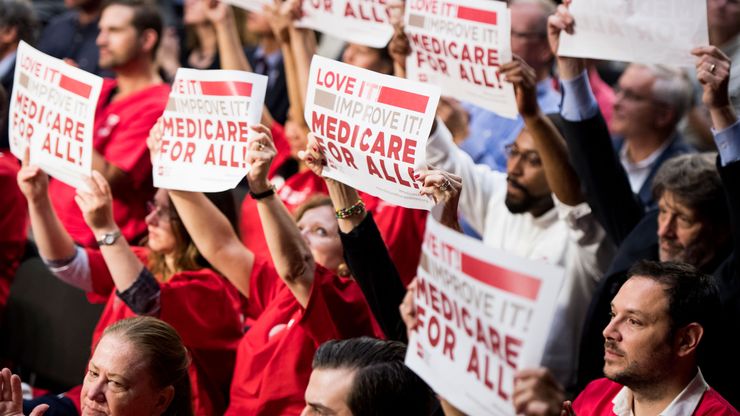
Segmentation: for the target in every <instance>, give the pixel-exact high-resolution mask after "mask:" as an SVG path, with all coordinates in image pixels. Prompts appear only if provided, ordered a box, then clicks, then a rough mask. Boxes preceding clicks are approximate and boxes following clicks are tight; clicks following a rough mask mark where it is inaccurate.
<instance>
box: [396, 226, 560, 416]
mask: <svg viewBox="0 0 740 416" xmlns="http://www.w3.org/2000/svg"><path fill="white" fill-rule="evenodd" d="M417 276H418V277H417V280H416V285H417V286H416V295H415V297H414V300H415V303H416V312H417V317H418V325H417V327H416V329H415V330H413V331H412V332H411V338H410V340H409V346H408V351H407V353H406V365H407V366H409V367H410V368H411V369H412V370H414V372H415V373H416V374H418V375H419V377H421V378H422V379H424V381H426V382H427V383H428V384H429V386H430V387H431V388H432V389H433V390H434V391H435V392H437V393H438V394H439V395H440V396H442V397H444V398H445V399H446V400H448V401H449V402H450V403H451V404H452V405H454V406H455V407H457V408H458V409H460V410H462V411H463V412H465V413H466V414H469V415H473V416H476V415H502V416H504V415H513V414H514V413H515V412H514V408H513V405H512V393H513V385H514V373H515V372H516V370H517V369H520V368H524V367H528V366H538V365H539V363H540V361H541V358H542V354H543V351H544V348H545V341H546V338H547V335H548V332H549V328H550V324H551V321H552V319H553V315H554V312H555V307H556V303H557V296H558V292H559V289H560V286H561V284H562V282H563V277H564V271H563V269H561V268H559V267H557V266H553V265H549V264H546V263H543V262H539V261H532V260H525V259H520V258H517V257H515V256H512V255H511V254H510V253H506V252H503V251H500V250H495V249H492V248H490V247H487V246H485V245H484V244H483V243H481V242H480V241H478V240H474V239H472V238H470V237H468V236H465V235H463V234H460V233H457V232H454V231H452V230H450V229H449V228H446V227H444V226H442V225H441V224H439V223H438V222H437V221H435V220H434V219H433V218H432V216H429V219H428V220H427V226H426V234H425V235H424V243H423V246H422V256H421V262H420V264H419V269H418V274H417Z"/></svg>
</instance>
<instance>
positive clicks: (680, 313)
mask: <svg viewBox="0 0 740 416" xmlns="http://www.w3.org/2000/svg"><path fill="white" fill-rule="evenodd" d="M628 274H629V276H630V278H629V279H628V280H627V282H625V283H624V285H622V288H621V289H619V292H618V293H617V295H616V296H615V297H614V299H613V300H612V302H611V312H610V314H609V315H610V317H611V319H610V321H609V324H608V325H607V326H606V328H604V331H603V335H604V348H605V355H604V361H605V363H604V376H605V378H601V379H598V380H595V381H593V382H591V383H590V384H589V385H588V387H586V389H585V390H584V391H583V392H582V393H581V394H580V395H578V397H577V398H576V400H575V402H574V403H573V411H572V412H571V414H580V415H606V414H615V415H629V414H634V415H656V414H661V415H679V414H680V415H696V416H702V415H728V416H730V415H738V414H740V413H738V412H737V410H735V409H734V408H733V407H732V406H731V405H730V404H729V403H727V401H725V399H723V398H722V396H721V395H720V394H719V393H718V392H717V391H716V390H713V389H712V388H710V387H709V385H708V384H707V382H706V381H704V377H703V376H702V372H701V370H700V369H699V367H698V359H697V356H698V354H699V353H700V352H701V350H702V348H703V347H704V346H705V345H704V344H705V339H707V337H708V336H711V335H716V333H714V331H715V330H716V323H717V321H718V315H719V294H718V290H717V287H716V285H715V284H714V279H713V278H712V277H711V276H709V275H705V274H702V273H700V272H699V271H698V270H696V269H695V268H694V267H692V266H689V265H688V264H685V263H673V262H667V263H657V262H651V261H643V262H640V263H638V264H636V265H635V266H634V267H632V269H630V271H629V273H628ZM713 333H714V334H713Z"/></svg>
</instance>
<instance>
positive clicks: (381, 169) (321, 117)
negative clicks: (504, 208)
mask: <svg viewBox="0 0 740 416" xmlns="http://www.w3.org/2000/svg"><path fill="white" fill-rule="evenodd" d="M439 93H440V91H439V88H438V87H437V86H434V85H429V84H421V83H418V82H413V81H409V80H406V79H402V78H397V77H392V76H390V75H383V74H379V73H377V72H373V71H368V70H366V69H361V68H357V67H354V66H352V65H347V64H343V63H341V62H337V61H333V60H331V59H327V58H322V57H320V56H318V55H314V57H313V61H312V62H311V72H310V74H309V85H308V94H307V96H306V112H305V117H306V122H307V123H308V127H309V129H310V130H311V131H312V132H313V133H314V134H316V136H317V138H318V140H319V145H320V146H321V147H322V152H323V154H324V155H325V156H326V159H327V163H328V166H325V167H324V171H323V175H324V176H326V177H328V178H332V179H335V180H338V181H340V182H342V183H346V184H347V185H349V186H352V187H354V188H357V189H359V190H361V191H364V192H367V193H369V194H371V195H375V196H377V197H379V198H382V199H384V200H386V201H388V202H390V203H392V204H395V205H400V206H403V207H407V208H416V209H427V210H428V209H431V207H432V205H433V203H432V201H431V199H429V198H427V197H423V196H421V195H420V194H419V189H420V187H419V184H418V183H417V182H416V181H415V180H414V170H415V169H420V168H426V166H425V163H426V142H427V139H428V138H429V132H430V131H431V128H432V123H433V121H434V113H435V111H436V109H437V103H438V102H439Z"/></svg>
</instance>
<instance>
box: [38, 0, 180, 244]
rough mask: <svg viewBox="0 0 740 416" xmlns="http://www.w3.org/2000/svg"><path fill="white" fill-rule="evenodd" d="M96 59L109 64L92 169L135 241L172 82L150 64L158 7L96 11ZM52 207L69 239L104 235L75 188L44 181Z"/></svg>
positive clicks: (129, 2)
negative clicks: (89, 220) (153, 134)
mask: <svg viewBox="0 0 740 416" xmlns="http://www.w3.org/2000/svg"><path fill="white" fill-rule="evenodd" d="M99 26H100V34H99V35H98V37H97V41H96V42H97V45H98V49H99V52H100V54H99V55H100V56H99V64H100V66H101V67H103V68H108V69H111V70H113V72H114V73H115V74H116V76H115V78H113V79H105V80H104V81H103V88H102V91H101V94H100V99H99V101H98V107H97V110H96V113H95V125H94V127H93V161H92V168H93V169H94V170H97V171H98V172H100V173H101V174H102V175H103V176H104V177H105V179H106V181H108V183H110V186H111V189H112V191H113V212H114V213H115V220H116V223H117V224H118V226H119V227H120V229H121V233H122V235H123V236H124V237H125V238H126V240H128V241H138V240H139V239H140V238H141V236H142V235H143V234H144V232H145V231H146V223H145V222H144V218H145V217H146V215H147V208H146V204H147V201H149V200H150V199H151V198H152V197H153V196H154V188H153V187H152V176H151V175H152V165H151V162H150V160H149V151H148V149H147V147H146V138H147V137H148V135H149V130H150V129H151V128H152V126H153V125H154V123H155V121H156V120H157V118H158V117H159V116H160V115H162V112H163V111H164V108H165V105H166V104H167V98H168V96H169V92H170V88H169V86H168V85H167V84H164V83H163V82H162V79H161V78H160V76H159V73H158V72H157V65H156V64H155V62H154V56H155V52H156V50H157V45H158V44H159V39H160V34H161V32H162V19H161V17H160V15H159V12H158V11H157V9H156V7H155V6H153V5H152V4H150V3H147V2H146V1H145V0H109V1H108V2H107V3H106V4H105V6H104V7H103V11H102V14H101V17H100V24H99ZM49 194H50V196H51V201H52V203H53V206H54V209H55V210H56V212H57V213H58V214H59V217H60V220H61V221H62V224H64V227H65V228H66V229H67V231H68V232H69V233H70V235H71V236H72V238H74V240H75V241H76V242H77V243H78V244H80V245H83V246H86V247H93V246H95V245H96V241H97V240H99V239H100V238H101V237H102V236H95V235H93V234H92V232H91V231H90V228H89V227H87V225H86V224H85V221H84V220H83V218H82V213H81V212H80V210H79V208H78V207H77V204H76V203H75V202H74V201H75V189H74V188H72V187H70V186H68V185H65V184H64V183H62V182H60V181H52V182H51V183H50V184H49Z"/></svg>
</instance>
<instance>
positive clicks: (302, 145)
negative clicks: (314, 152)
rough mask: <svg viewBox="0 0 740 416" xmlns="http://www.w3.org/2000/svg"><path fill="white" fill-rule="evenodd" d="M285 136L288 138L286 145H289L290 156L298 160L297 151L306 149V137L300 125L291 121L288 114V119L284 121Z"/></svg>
mask: <svg viewBox="0 0 740 416" xmlns="http://www.w3.org/2000/svg"><path fill="white" fill-rule="evenodd" d="M288 114H290V112H288ZM285 138H286V139H287V140H288V145H290V156H291V157H292V158H293V159H296V160H298V152H299V151H301V150H306V143H307V142H308V137H307V136H306V133H305V132H304V131H303V130H302V129H301V127H300V125H299V124H298V123H296V122H295V121H293V120H292V119H291V118H290V116H288V120H286V121H285Z"/></svg>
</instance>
